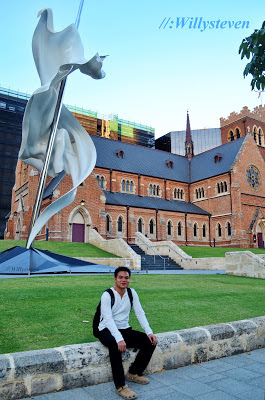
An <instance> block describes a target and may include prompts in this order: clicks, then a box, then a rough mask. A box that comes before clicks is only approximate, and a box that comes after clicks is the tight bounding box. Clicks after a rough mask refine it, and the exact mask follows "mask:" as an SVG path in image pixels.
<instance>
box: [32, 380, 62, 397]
mask: <svg viewBox="0 0 265 400" xmlns="http://www.w3.org/2000/svg"><path fill="white" fill-rule="evenodd" d="M31 387H32V389H31V395H32V396H34V395H35V396H36V395H38V394H44V393H51V392H56V391H57V390H58V389H61V387H60V388H58V385H57V379H56V376H55V375H52V376H47V377H45V378H44V377H43V378H39V379H38V378H37V379H35V378H33V379H32V386H31Z"/></svg>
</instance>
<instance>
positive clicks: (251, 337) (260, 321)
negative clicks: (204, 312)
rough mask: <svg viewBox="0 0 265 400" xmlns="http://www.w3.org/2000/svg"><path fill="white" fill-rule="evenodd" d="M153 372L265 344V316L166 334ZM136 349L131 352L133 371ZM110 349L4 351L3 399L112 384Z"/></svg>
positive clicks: (127, 358)
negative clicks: (5, 352) (104, 383)
mask: <svg viewBox="0 0 265 400" xmlns="http://www.w3.org/2000/svg"><path fill="white" fill-rule="evenodd" d="M157 336H158V341H159V344H158V346H157V348H156V350H155V352H154V355H153V357H152V360H151V362H150V364H149V366H148V369H147V371H146V372H147V373H154V372H158V371H162V370H163V369H173V368H179V367H182V366H185V365H190V364H193V363H200V362H203V361H208V360H213V359H217V358H221V357H226V356H231V355H233V354H238V353H242V352H244V351H251V350H255V349H257V348H260V347H265V316H264V317H257V318H252V319H249V320H242V321H236V322H231V323H223V324H217V325H209V326H202V327H197V328H192V329H183V330H178V331H173V332H165V333H160V334H158V335H157ZM134 357H135V353H134V352H132V351H126V353H125V354H124V366H125V370H127V368H128V366H129V364H130V363H131V361H132V359H133V358H134ZM111 379H112V376H111V368H110V363H109V357H108V351H107V349H106V348H105V347H104V346H103V345H102V344H100V343H99V342H95V343H85V344H76V345H71V346H63V347H58V348H53V349H45V350H36V351H26V352H22V353H12V354H3V355H0V398H1V400H11V399H12V400H15V399H19V398H23V397H24V398H25V397H30V396H35V395H39V394H43V393H51V392H56V391H59V390H67V389H72V388H78V387H83V386H89V385H94V384H98V383H103V382H108V381H110V380H111Z"/></svg>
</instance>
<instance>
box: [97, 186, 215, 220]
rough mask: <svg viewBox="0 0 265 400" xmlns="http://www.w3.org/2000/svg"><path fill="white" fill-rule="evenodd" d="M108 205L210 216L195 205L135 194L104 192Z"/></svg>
mask: <svg viewBox="0 0 265 400" xmlns="http://www.w3.org/2000/svg"><path fill="white" fill-rule="evenodd" d="M104 194H105V196H106V204H113V205H117V206H130V207H139V208H149V209H153V210H156V209H157V210H164V211H175V212H181V213H185V212H186V213H188V214H201V215H210V213H208V212H207V211H205V210H203V209H202V208H200V207H198V206H196V205H195V204H192V203H188V202H186V201H179V200H165V199H161V198H159V197H151V196H150V197H149V196H138V195H135V194H128V193H119V192H115V193H112V192H109V191H107V190H104Z"/></svg>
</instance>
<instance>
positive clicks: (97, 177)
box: [96, 175, 99, 184]
mask: <svg viewBox="0 0 265 400" xmlns="http://www.w3.org/2000/svg"><path fill="white" fill-rule="evenodd" d="M96 180H97V183H98V184H99V175H97V176H96Z"/></svg>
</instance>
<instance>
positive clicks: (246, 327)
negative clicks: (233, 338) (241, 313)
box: [231, 320, 257, 336]
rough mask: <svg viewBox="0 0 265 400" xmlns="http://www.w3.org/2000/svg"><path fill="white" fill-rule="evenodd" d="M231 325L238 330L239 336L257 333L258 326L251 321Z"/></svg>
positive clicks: (236, 322)
mask: <svg viewBox="0 0 265 400" xmlns="http://www.w3.org/2000/svg"><path fill="white" fill-rule="evenodd" d="M231 325H232V326H233V328H235V330H236V334H237V335H239V336H240V335H245V334H247V335H249V334H250V333H253V332H256V330H257V328H256V325H255V324H254V323H253V322H252V321H250V320H242V321H235V322H231Z"/></svg>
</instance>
